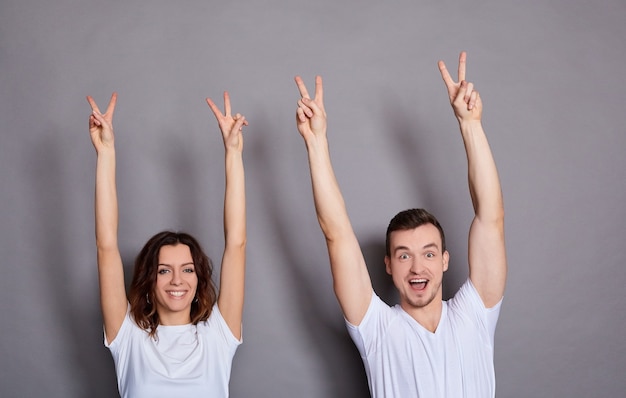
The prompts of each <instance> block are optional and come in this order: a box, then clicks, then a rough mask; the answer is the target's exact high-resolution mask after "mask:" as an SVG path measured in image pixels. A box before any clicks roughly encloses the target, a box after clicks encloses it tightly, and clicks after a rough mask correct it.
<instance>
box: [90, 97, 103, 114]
mask: <svg viewBox="0 0 626 398" xmlns="http://www.w3.org/2000/svg"><path fill="white" fill-rule="evenodd" d="M87 102H89V106H91V110H92V111H94V112H98V113H100V114H102V112H100V109H99V108H98V105H96V101H95V100H94V99H93V97H92V96H90V95H88V96H87Z"/></svg>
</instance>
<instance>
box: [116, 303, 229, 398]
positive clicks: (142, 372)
mask: <svg viewBox="0 0 626 398" xmlns="http://www.w3.org/2000/svg"><path fill="white" fill-rule="evenodd" d="M104 344H105V346H107V347H108V348H109V350H110V351H111V355H113V361H114V362H115V372H116V374H117V385H118V389H119V392H120V395H121V396H122V397H123V398H144V397H145V398H148V397H149V398H156V397H168V398H171V397H178V396H184V397H228V382H229V379H230V371H231V365H232V360H233V357H234V355H235V351H236V350H237V347H238V346H239V345H240V344H241V340H238V339H237V338H236V337H235V336H234V335H233V334H232V332H231V330H230V328H229V327H228V325H227V324H226V321H225V320H224V318H223V317H222V314H221V313H220V311H219V309H218V307H217V305H214V306H213V310H212V312H211V315H210V316H209V319H208V320H207V321H206V322H199V323H198V324H197V325H192V324H187V325H179V326H164V325H159V326H158V327H157V334H156V338H153V337H150V336H148V333H147V332H146V331H145V330H143V329H141V328H140V327H139V326H137V324H136V323H135V322H134V321H133V319H132V316H131V315H130V312H127V313H126V318H125V319H124V322H123V323H122V327H121V328H120V330H119V332H118V334H117V336H115V339H114V340H113V341H112V342H111V344H107V339H106V335H105V338H104Z"/></svg>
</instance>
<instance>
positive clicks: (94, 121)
mask: <svg viewBox="0 0 626 398" xmlns="http://www.w3.org/2000/svg"><path fill="white" fill-rule="evenodd" d="M87 102H89V105H90V106H91V115H90V116H89V135H90V136H91V142H92V144H93V146H94V148H95V149H96V152H97V153H100V151H101V150H103V149H113V148H114V135H113V112H114V111H115V104H116V103H117V93H113V95H111V100H110V101H109V105H108V106H107V110H106V112H105V113H102V112H100V109H99V108H98V105H96V101H94V99H93V98H92V97H91V96H89V95H88V96H87Z"/></svg>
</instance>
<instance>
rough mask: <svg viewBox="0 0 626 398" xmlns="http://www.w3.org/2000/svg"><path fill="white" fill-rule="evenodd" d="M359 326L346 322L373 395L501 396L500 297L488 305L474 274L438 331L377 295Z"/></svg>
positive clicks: (449, 303) (447, 308)
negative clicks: (497, 366)
mask: <svg viewBox="0 0 626 398" xmlns="http://www.w3.org/2000/svg"><path fill="white" fill-rule="evenodd" d="M372 296H373V297H372V301H371V303H370V305H369V308H368V310H367V312H366V314H365V317H364V318H363V320H362V321H361V324H360V325H359V326H354V325H352V324H350V323H348V322H347V321H346V324H347V326H348V332H349V333H350V336H351V337H352V340H354V343H355V344H356V346H357V348H358V350H359V352H360V354H361V358H362V359H363V364H364V365H365V371H366V373H367V379H368V382H369V388H370V392H371V394H372V397H373V398H381V397H386V398H390V397H398V398H402V397H411V398H417V397H420V398H435V397H450V398H452V397H453V398H461V397H469V398H485V397H494V396H495V387H496V381H495V371H494V366H493V341H494V335H495V329H496V323H497V321H498V316H499V314H500V306H501V303H502V301H500V302H499V303H498V304H497V305H496V306H494V307H493V308H489V309H487V308H485V306H484V304H483V302H482V300H481V299H480V296H479V295H478V292H477V291H476V289H475V288H474V286H473V285H472V283H471V282H470V280H469V279H468V280H467V281H466V282H465V283H464V284H463V286H461V288H460V289H459V291H458V292H457V294H456V295H455V296H454V298H452V299H450V300H449V301H447V302H446V301H444V302H443V308H442V312H441V319H440V321H439V325H438V326H437V330H436V331H435V332H434V333H432V332H430V331H429V330H427V329H425V328H424V327H423V326H421V325H420V324H419V323H418V322H417V321H416V320H415V319H413V318H412V317H411V316H410V315H409V314H407V313H406V312H405V311H404V310H403V309H402V308H401V307H400V305H396V306H394V307H389V306H388V305H387V304H385V303H384V302H383V301H382V300H381V299H380V298H379V297H378V296H377V295H375V294H373V295H372Z"/></svg>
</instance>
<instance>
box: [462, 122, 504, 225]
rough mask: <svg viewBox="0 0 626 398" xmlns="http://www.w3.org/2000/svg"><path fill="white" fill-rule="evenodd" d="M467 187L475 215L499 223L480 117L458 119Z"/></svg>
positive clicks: (498, 194) (495, 182)
mask: <svg viewBox="0 0 626 398" xmlns="http://www.w3.org/2000/svg"><path fill="white" fill-rule="evenodd" d="M460 129H461V135H462V137H463V143H464V145H465V151H466V154H467V165H468V182H469V190H470V195H471V198H472V204H473V206H474V213H475V214H476V217H478V218H480V219H481V220H483V221H486V222H487V221H489V222H495V223H503V219H504V206H503V201H502V190H501V187H500V179H499V177H498V171H497V168H496V164H495V161H494V158H493V155H492V153H491V149H490V147H489V143H488V141H487V137H486V135H485V132H484V130H483V127H482V124H481V122H480V121H471V122H461V123H460Z"/></svg>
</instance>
